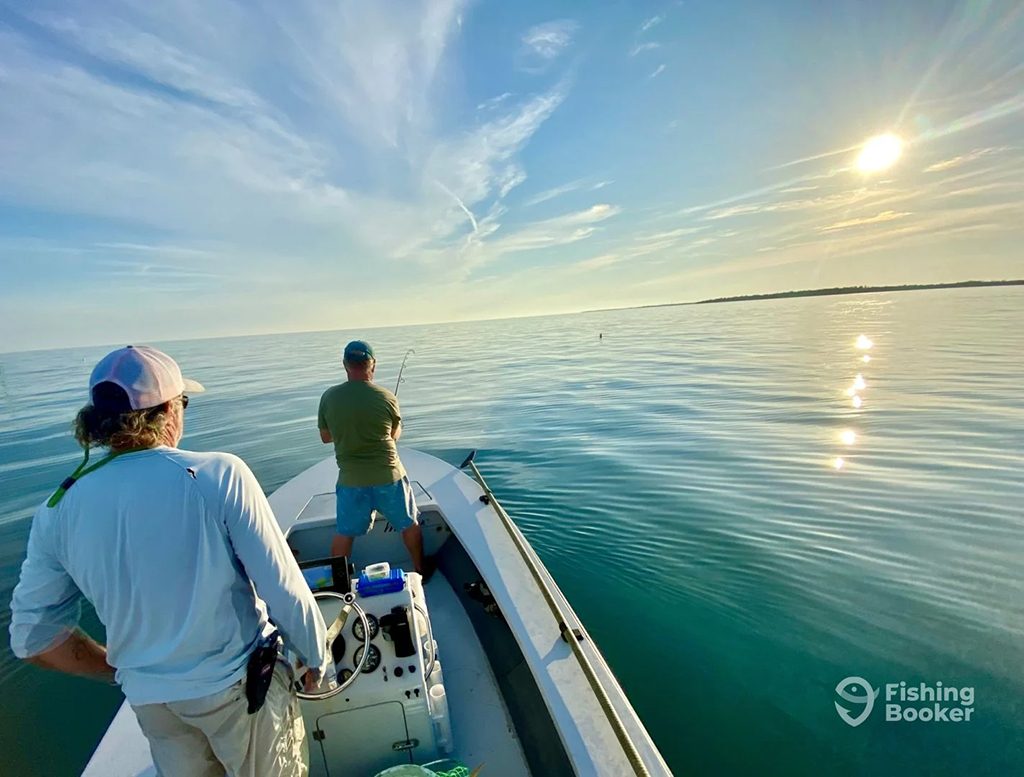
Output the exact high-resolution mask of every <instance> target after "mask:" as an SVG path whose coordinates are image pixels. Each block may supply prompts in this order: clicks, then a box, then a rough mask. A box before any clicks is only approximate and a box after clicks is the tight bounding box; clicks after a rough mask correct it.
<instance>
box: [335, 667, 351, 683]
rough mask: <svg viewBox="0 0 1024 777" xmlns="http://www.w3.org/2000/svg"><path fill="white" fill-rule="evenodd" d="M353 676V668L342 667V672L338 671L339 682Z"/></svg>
mask: <svg viewBox="0 0 1024 777" xmlns="http://www.w3.org/2000/svg"><path fill="white" fill-rule="evenodd" d="M351 676H352V670H351V669H342V670H341V671H340V672H338V682H339V683H343V682H345V681H346V680H348V678H350V677H351Z"/></svg>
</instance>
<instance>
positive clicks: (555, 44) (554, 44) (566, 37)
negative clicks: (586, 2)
mask: <svg viewBox="0 0 1024 777" xmlns="http://www.w3.org/2000/svg"><path fill="white" fill-rule="evenodd" d="M577 29H579V24H577V23H576V22H574V21H572V20H570V19H562V20H559V21H554V22H545V23H544V24H538V25H536V26H535V27H531V28H530V29H529V30H527V31H526V33H525V34H524V35H523V39H522V45H521V47H520V50H519V67H520V69H522V70H526V71H527V72H542V71H543V70H545V69H547V67H548V65H550V64H551V63H552V62H553V61H554V60H556V59H557V58H558V57H560V56H561V55H562V53H563V52H564V51H565V50H566V49H567V48H569V46H570V45H571V44H572V37H573V35H574V34H575V32H576V30H577Z"/></svg>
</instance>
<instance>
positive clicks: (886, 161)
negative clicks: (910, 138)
mask: <svg viewBox="0 0 1024 777" xmlns="http://www.w3.org/2000/svg"><path fill="white" fill-rule="evenodd" d="M902 149H903V141H901V140H900V139H899V138H898V137H896V136H895V135H893V134H891V133H889V134H885V135H879V136H878V137H874V138H871V140H869V141H868V142H867V143H865V144H864V148H862V149H861V152H860V155H859V156H858V157H857V169H858V170H860V171H861V172H862V173H877V172H878V171H879V170H885V169H886V168H888V167H891V166H892V164H893V163H894V162H895V161H896V160H897V159H899V157H900V151H901V150H902Z"/></svg>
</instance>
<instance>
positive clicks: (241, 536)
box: [206, 456, 327, 675]
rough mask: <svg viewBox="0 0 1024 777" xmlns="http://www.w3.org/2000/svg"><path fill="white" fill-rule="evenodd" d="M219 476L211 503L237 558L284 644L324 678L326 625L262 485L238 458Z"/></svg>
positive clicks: (211, 495)
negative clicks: (215, 505)
mask: <svg viewBox="0 0 1024 777" xmlns="http://www.w3.org/2000/svg"><path fill="white" fill-rule="evenodd" d="M219 474H220V483H219V484H218V490H219V493H217V494H207V499H208V501H210V503H211V504H219V506H220V509H221V511H222V516H223V518H222V520H223V521H224V525H225V527H226V529H227V532H228V538H229V539H230V540H231V546H232V548H233V549H234V551H235V555H236V556H237V557H238V560H239V561H241V562H242V566H243V567H244V568H245V572H246V574H247V575H248V576H249V579H250V580H251V581H252V582H253V584H254V585H255V586H256V593H257V594H258V595H259V597H260V598H261V599H262V600H263V601H264V602H266V603H267V608H268V609H269V611H270V617H271V619H272V620H273V621H274V624H275V625H276V626H277V627H278V629H280V630H281V633H282V634H284V637H285V640H286V641H287V642H288V644H289V645H290V646H291V647H292V648H293V649H294V650H295V651H296V652H297V653H298V654H299V657H300V658H301V659H302V661H303V663H305V664H306V665H307V666H309V667H312V668H313V669H314V670H315V671H317V672H319V673H320V674H321V675H322V674H323V672H325V671H326V669H327V626H326V624H324V619H323V616H322V615H321V614H320V608H319V607H318V606H317V603H316V600H315V599H313V593H312V591H310V590H309V586H308V585H306V581H305V579H304V578H303V577H302V572H301V571H300V570H299V565H298V562H296V561H295V557H294V556H293V555H292V552H291V550H290V549H289V547H288V543H287V542H286V541H285V538H284V534H282V533H281V528H280V527H279V526H278V525H277V520H276V519H275V518H274V512H273V510H272V509H271V507H270V503H269V502H268V501H267V498H266V496H264V494H263V489H262V488H261V487H260V484H259V481H257V480H256V476H255V475H253V474H252V470H250V469H249V467H247V466H246V464H245V462H243V461H242V460H241V459H239V458H238V457H235V456H232V457H230V461H229V462H226V463H225V465H224V467H223V469H222V470H221V472H220V473H219ZM206 482H207V483H208V482H209V481H206ZM214 499H216V500H218V502H213V501H212V500H214Z"/></svg>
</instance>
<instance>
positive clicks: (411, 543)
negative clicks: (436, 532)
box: [402, 523, 424, 574]
mask: <svg viewBox="0 0 1024 777" xmlns="http://www.w3.org/2000/svg"><path fill="white" fill-rule="evenodd" d="M402 542H404V543H405V547H406V548H407V549H408V550H409V555H410V556H412V567H413V569H415V570H416V571H417V572H419V573H420V574H422V573H423V570H424V567H423V531H422V530H421V529H420V525H419V524H418V523H414V524H413V525H412V526H410V527H409V528H408V529H405V530H403V531H402Z"/></svg>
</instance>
